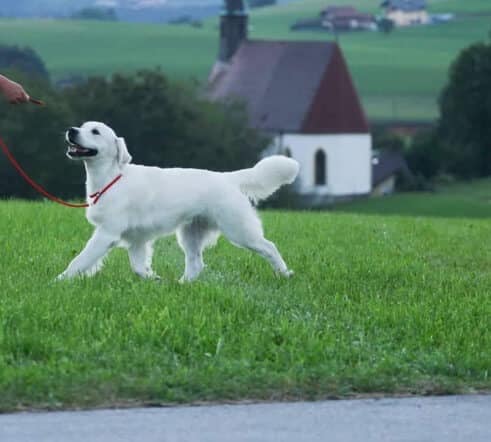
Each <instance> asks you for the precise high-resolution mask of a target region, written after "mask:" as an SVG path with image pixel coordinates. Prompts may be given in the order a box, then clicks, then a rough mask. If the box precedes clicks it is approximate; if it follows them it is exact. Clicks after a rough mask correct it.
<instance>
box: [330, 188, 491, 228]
mask: <svg viewBox="0 0 491 442" xmlns="http://www.w3.org/2000/svg"><path fill="white" fill-rule="evenodd" d="M335 210H337V211H341V212H351V213H361V214H379V215H404V216H431V217H444V218H484V219H489V218H491V179H482V180H474V181H468V182H462V183H456V184H451V185H446V186H438V187H437V189H436V191H435V192H431V193H424V192H413V193H398V194H394V195H390V196H385V197H381V198H371V199H363V200H359V201H355V202H349V203H344V204H339V205H338V206H336V207H335Z"/></svg>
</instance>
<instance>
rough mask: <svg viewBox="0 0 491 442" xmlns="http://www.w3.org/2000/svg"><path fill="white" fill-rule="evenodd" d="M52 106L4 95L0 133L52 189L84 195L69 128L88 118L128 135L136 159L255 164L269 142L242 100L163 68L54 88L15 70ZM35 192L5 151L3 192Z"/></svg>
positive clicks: (0, 172) (0, 167) (0, 173)
mask: <svg viewBox="0 0 491 442" xmlns="http://www.w3.org/2000/svg"><path fill="white" fill-rule="evenodd" d="M12 76H13V77H14V78H15V79H16V80H18V81H20V82H21V83H22V84H24V85H25V86H26V89H27V90H28V91H29V92H30V93H31V94H32V96H34V97H39V98H41V99H43V100H44V101H45V102H46V103H47V106H46V107H43V108H39V107H37V106H32V105H25V106H11V105H8V104H7V103H6V102H4V101H2V100H0V114H1V115H2V119H1V120H0V136H1V137H2V138H3V139H4V140H5V141H6V143H7V145H8V146H9V148H11V149H12V150H13V151H14V154H15V156H16V158H17V160H18V161H19V162H20V164H21V165H22V166H23V167H24V168H25V170H26V171H27V172H28V173H29V174H30V175H31V176H32V177H33V178H34V179H35V180H36V181H38V182H39V183H40V184H42V185H43V186H44V187H46V189H47V190H49V191H50V192H51V193H54V194H56V195H59V196H62V197H65V198H66V197H73V196H82V195H83V193H84V185H83V183H84V180H85V177H84V171H83V169H82V167H80V164H78V163H75V162H73V161H70V160H69V159H68V158H66V155H65V152H66V145H65V140H64V133H65V130H66V129H67V128H68V127H71V126H74V125H80V124H81V123H82V122H84V121H87V120H99V121H103V122H105V123H107V124H109V125H110V126H111V127H113V128H114V129H115V131H116V132H117V133H118V134H119V135H120V136H123V137H125V139H126V142H127V144H128V148H129V150H130V152H131V154H132V155H133V158H134V161H135V162H136V163H141V164H146V165H155V166H163V167H175V166H180V167H196V168H207V169H212V170H233V169H238V168H243V167H250V166H252V165H253V164H254V163H255V162H256V161H257V159H258V156H259V152H260V151H261V150H263V149H264V148H265V147H266V146H267V145H268V143H269V140H268V139H267V138H266V137H264V136H262V135H260V134H259V133H257V132H256V131H254V130H252V129H250V128H249V126H248V124H247V118H246V114H245V112H244V109H243V108H242V107H241V106H240V105H238V104H229V105H221V104H216V103H210V102H208V101H206V100H205V99H204V98H201V97H200V95H199V94H198V91H197V90H196V89H195V88H193V87H191V86H184V85H179V84H175V83H171V82H169V81H168V80H167V79H166V77H165V76H164V75H163V74H162V73H161V72H159V71H144V72H140V73H138V74H134V75H126V76H123V75H115V76H113V77H112V79H106V78H92V79H90V80H89V81H87V82H86V83H84V84H81V85H77V86H74V87H72V88H66V89H63V90H61V91H58V90H54V89H53V88H52V87H51V86H50V85H49V83H47V82H46V81H36V80H33V79H29V78H28V77H21V76H20V74H15V75H12ZM6 196H17V197H29V198H31V197H34V196H36V193H35V191H34V190H32V189H31V188H30V187H29V186H28V185H27V184H26V183H24V182H23V180H22V179H21V178H20V177H19V176H18V174H17V172H16V171H15V170H14V169H13V168H12V166H11V165H10V163H9V162H8V161H7V160H6V159H5V158H4V157H3V155H1V154H0V197H6Z"/></svg>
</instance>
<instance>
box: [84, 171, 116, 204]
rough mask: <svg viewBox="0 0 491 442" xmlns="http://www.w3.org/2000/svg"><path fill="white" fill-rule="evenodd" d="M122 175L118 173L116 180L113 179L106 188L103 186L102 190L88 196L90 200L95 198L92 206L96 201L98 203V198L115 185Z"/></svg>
mask: <svg viewBox="0 0 491 442" xmlns="http://www.w3.org/2000/svg"><path fill="white" fill-rule="evenodd" d="M122 176H123V174H122V173H120V174H119V175H118V176H117V177H116V178H114V179H113V180H112V181H111V182H110V183H109V184H108V185H107V186H105V187H104V188H103V189H101V190H99V191H98V192H96V193H93V194H92V195H89V196H90V198H95V199H94V201H92V205H93V206H94V205H95V204H96V203H97V201H99V198H100V197H101V196H102V195H104V194H105V193H106V192H107V191H108V190H109V189H110V188H111V187H112V186H113V185H114V184H116V183H117V182H118V181H119V180H120V179H121V178H122Z"/></svg>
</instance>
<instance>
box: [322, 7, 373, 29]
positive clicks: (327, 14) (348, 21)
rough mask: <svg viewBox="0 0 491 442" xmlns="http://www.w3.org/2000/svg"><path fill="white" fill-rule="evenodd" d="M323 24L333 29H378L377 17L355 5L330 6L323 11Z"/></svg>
mask: <svg viewBox="0 0 491 442" xmlns="http://www.w3.org/2000/svg"><path fill="white" fill-rule="evenodd" d="M321 17H322V26H323V27H324V28H326V29H329V30H331V31H356V30H371V31H376V30H377V23H376V21H375V17H374V16H373V15H370V14H365V13H364V12H360V11H357V10H356V9H355V8H354V7H353V6H328V7H327V8H326V9H324V10H323V11H322V12H321Z"/></svg>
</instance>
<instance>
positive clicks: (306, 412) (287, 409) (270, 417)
mask: <svg viewBox="0 0 491 442" xmlns="http://www.w3.org/2000/svg"><path fill="white" fill-rule="evenodd" d="M0 441H1V442H120V441H125V442H126V441H142V442H181V441H182V442H194V441H196V442H222V441H223V442H270V441H278V442H304V441H305V442H307V441H308V442H321V441H322V442H326V441H335V442H372V441H373V442H382V441H387V442H460V441H462V442H490V441H491V396H454V397H437V398H409V399H363V400H349V401H328V402H308V403H286V404H285V403H282V404H258V405H225V406H202V407H176V408H141V409H130V410H99V411H82V412H56V413H55V412H50V413H18V414H8V415H0Z"/></svg>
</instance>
